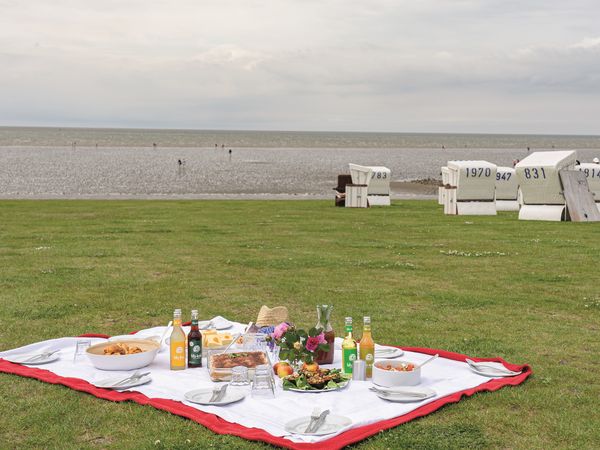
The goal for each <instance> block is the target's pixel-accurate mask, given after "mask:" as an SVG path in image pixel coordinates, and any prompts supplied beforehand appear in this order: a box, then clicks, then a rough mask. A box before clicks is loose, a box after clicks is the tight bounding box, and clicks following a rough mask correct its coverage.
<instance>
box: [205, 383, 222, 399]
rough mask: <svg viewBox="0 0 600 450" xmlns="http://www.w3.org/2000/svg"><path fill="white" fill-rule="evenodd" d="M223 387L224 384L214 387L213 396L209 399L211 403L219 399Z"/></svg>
mask: <svg viewBox="0 0 600 450" xmlns="http://www.w3.org/2000/svg"><path fill="white" fill-rule="evenodd" d="M222 388H223V387H222V386H215V387H214V388H213V392H212V396H211V397H210V399H209V400H208V401H209V403H212V402H214V401H215V400H216V399H217V396H218V395H219V394H220V393H221V389H222Z"/></svg>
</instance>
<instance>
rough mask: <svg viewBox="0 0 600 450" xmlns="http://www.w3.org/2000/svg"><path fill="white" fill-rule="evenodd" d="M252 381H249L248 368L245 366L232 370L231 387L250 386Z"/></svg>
mask: <svg viewBox="0 0 600 450" xmlns="http://www.w3.org/2000/svg"><path fill="white" fill-rule="evenodd" d="M249 384H250V380H249V379H248V368H247V367H244V366H235V367H234V368H233V369H231V382H230V383H229V385H230V386H248V385H249Z"/></svg>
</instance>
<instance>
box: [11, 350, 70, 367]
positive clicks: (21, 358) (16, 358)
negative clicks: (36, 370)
mask: <svg viewBox="0 0 600 450" xmlns="http://www.w3.org/2000/svg"><path fill="white" fill-rule="evenodd" d="M41 353H44V352H40V353H37V354H38V355H39V354H41ZM35 355H36V353H30V354H27V355H13V356H3V357H2V358H3V359H5V360H7V361H10V362H12V363H16V364H25V365H27V366H37V365H39V364H48V363H51V362H53V361H56V360H57V359H58V358H60V355H59V354H58V352H57V353H54V354H52V355H50V356H47V357H45V358H37V359H36V360H34V361H25V360H27V359H29V358H33V357H34V356H35Z"/></svg>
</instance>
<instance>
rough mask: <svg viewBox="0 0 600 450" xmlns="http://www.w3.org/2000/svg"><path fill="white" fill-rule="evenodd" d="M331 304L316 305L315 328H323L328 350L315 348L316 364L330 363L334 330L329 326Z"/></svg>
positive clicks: (333, 348) (333, 347) (333, 346)
mask: <svg viewBox="0 0 600 450" xmlns="http://www.w3.org/2000/svg"><path fill="white" fill-rule="evenodd" d="M332 310H333V305H317V325H316V326H315V328H320V329H322V330H323V334H324V337H325V341H326V342H327V343H328V344H329V351H328V352H326V351H323V350H317V352H316V354H315V362H316V363H317V364H332V363H333V354H334V350H335V345H334V344H335V332H334V331H333V327H332V326H331V321H330V318H331V311H332Z"/></svg>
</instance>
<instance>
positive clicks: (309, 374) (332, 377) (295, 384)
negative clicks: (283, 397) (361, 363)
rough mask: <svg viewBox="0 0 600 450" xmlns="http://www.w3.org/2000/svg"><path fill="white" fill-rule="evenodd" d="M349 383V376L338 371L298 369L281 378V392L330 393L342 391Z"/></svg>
mask: <svg viewBox="0 0 600 450" xmlns="http://www.w3.org/2000/svg"><path fill="white" fill-rule="evenodd" d="M348 383H350V375H346V374H345V373H343V372H342V371H341V370H340V369H321V368H319V369H317V370H316V371H309V370H307V369H300V370H299V371H298V372H294V373H293V374H291V375H288V376H287V377H284V378H283V390H285V391H294V392H310V393H317V392H330V391H339V390H340V389H344V388H345V387H346V386H348Z"/></svg>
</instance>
